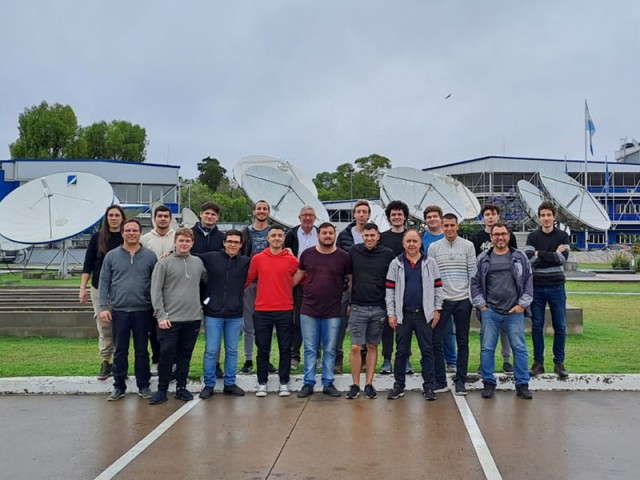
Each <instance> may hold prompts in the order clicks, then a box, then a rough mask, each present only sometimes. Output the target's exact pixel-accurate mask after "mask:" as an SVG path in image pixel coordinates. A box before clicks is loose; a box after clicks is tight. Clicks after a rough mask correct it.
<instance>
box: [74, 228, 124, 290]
mask: <svg viewBox="0 0 640 480" xmlns="http://www.w3.org/2000/svg"><path fill="white" fill-rule="evenodd" d="M99 238H100V232H96V233H94V234H93V235H91V240H89V246H88V247H87V253H85V256H84V265H83V266H82V273H89V274H91V286H92V287H93V288H98V285H99V283H100V270H101V269H102V262H103V261H104V255H100V254H99V253H98V241H99ZM120 245H122V234H121V233H120V232H111V235H110V236H109V241H108V242H107V252H110V251H111V250H113V249H114V248H118V247H119V246H120ZM105 255H106V253H105Z"/></svg>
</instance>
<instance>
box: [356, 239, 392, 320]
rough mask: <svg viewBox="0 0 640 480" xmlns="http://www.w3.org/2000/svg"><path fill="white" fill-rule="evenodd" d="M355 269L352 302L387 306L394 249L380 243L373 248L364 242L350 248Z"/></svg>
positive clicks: (363, 304)
mask: <svg viewBox="0 0 640 480" xmlns="http://www.w3.org/2000/svg"><path fill="white" fill-rule="evenodd" d="M349 255H350V256H351V265H352V271H353V278H352V284H351V285H352V286H351V303H352V304H354V305H362V306H377V307H382V308H385V282H386V279H387V271H388V270H389V264H390V263H391V260H393V258H394V255H393V250H391V249H390V248H387V247H383V246H382V245H380V244H378V245H376V246H375V247H374V248H372V249H371V250H369V249H368V248H367V247H365V246H364V243H361V244H358V245H354V246H353V247H352V248H351V250H349Z"/></svg>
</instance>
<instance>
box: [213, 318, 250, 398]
mask: <svg viewBox="0 0 640 480" xmlns="http://www.w3.org/2000/svg"><path fill="white" fill-rule="evenodd" d="M243 323H244V320H243V318H242V317H238V318H217V317H207V316H205V317H204V328H205V330H204V334H205V339H206V345H205V348H204V386H205V387H215V385H216V362H217V357H218V352H219V351H220V343H221V342H222V337H223V336H224V384H225V385H233V384H235V383H236V372H237V369H238V340H239V339H240V332H241V331H242V325H243Z"/></svg>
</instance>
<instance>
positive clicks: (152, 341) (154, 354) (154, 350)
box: [149, 318, 160, 363]
mask: <svg viewBox="0 0 640 480" xmlns="http://www.w3.org/2000/svg"><path fill="white" fill-rule="evenodd" d="M149 345H151V363H159V362H160V342H159V341H158V334H157V333H156V321H155V318H154V319H153V321H152V322H151V327H150V328H149Z"/></svg>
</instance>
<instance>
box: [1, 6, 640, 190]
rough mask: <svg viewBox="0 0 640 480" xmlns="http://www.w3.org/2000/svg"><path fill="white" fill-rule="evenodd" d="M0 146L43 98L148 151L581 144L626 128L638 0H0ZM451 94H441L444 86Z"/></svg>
mask: <svg viewBox="0 0 640 480" xmlns="http://www.w3.org/2000/svg"><path fill="white" fill-rule="evenodd" d="M0 18H2V19H3V22H2V28H1V29H0V45H2V48H0V65H1V67H0V106H1V107H0V159H7V158H9V147H8V145H9V143H11V142H13V141H15V140H16V138H17V135H18V132H17V122H18V115H19V114H20V113H21V112H22V111H23V110H24V109H25V108H26V107H30V106H32V105H35V104H39V103H40V102H41V101H43V100H46V101H47V102H49V103H56V102H58V103H62V104H67V105H70V106H72V107H73V109H74V110H75V112H76V115H77V116H78V121H79V123H80V124H81V125H89V124H91V123H93V122H96V121H101V120H107V121H110V120H114V119H119V120H128V121H131V122H134V123H138V124H139V125H141V126H143V127H144V128H146V131H147V137H148V139H149V147H148V156H147V161H148V162H152V163H160V164H166V163H169V164H174V165H181V167H182V168H181V175H182V176H183V177H186V178H193V177H195V176H197V169H196V163H197V162H198V161H199V160H201V159H202V158H204V157H207V156H212V157H216V158H218V159H219V160H220V161H221V162H222V164H223V166H225V167H226V168H227V169H231V167H232V166H233V165H234V163H235V162H236V161H237V160H239V159H240V158H241V157H243V156H246V155H252V154H263V155H273V156H276V157H279V158H282V159H285V160H288V161H290V162H292V163H294V164H296V165H297V166H299V167H301V168H302V169H303V170H304V171H305V172H307V173H308V174H309V175H310V176H314V175H315V174H316V173H318V172H319V171H333V170H334V169H335V167H336V166H338V165H339V164H341V163H345V162H353V160H355V159H356V158H358V157H362V156H367V155H369V154H371V153H378V154H381V155H385V156H387V157H389V158H390V159H391V161H392V163H393V165H394V166H411V167H416V168H422V167H426V166H433V165H439V164H443V163H447V162H455V161H459V160H465V159H470V158H475V157H480V156H483V155H516V156H532V157H533V156H537V157H549V158H564V157H565V155H566V156H568V158H570V159H571V158H577V159H581V158H583V157H584V100H585V99H587V100H588V102H589V108H590V110H591V116H592V118H593V121H594V123H595V126H596V129H597V132H596V136H595V137H594V151H595V154H596V158H597V159H600V160H604V156H605V155H608V157H609V159H610V160H612V159H613V153H614V151H615V150H616V149H617V148H618V146H619V143H620V138H622V137H629V138H631V137H636V138H640V122H639V112H640V109H639V106H640V82H639V81H638V80H639V79H640V74H639V73H640V62H639V59H640V40H639V37H638V31H637V30H638V25H639V24H640V2H638V1H637V0H621V1H616V2H603V1H601V0H597V1H591V0H579V1H573V0H569V1H564V2H558V1H557V0H549V1H548V0H539V1H535V2H533V1H532V2H510V1H506V0H505V1H495V0H483V1H477V0H460V1H455V0H450V1H444V0H442V1H426V0H407V1H395V2H392V1H381V0H361V1H348V0H329V1H324V2H318V1H314V2H312V1H303V0H289V1H285V0H281V1H278V0H255V1H241V0H237V1H233V2H219V1H188V0H181V1H176V0H173V1H161V0H154V1H151V0H135V1H131V0H128V1H122V0H112V1H108V2H97V1H86V0H57V1H55V2H52V1H48V0H47V1H45V0H34V1H24V0H3V1H2V2H1V3H0ZM449 94H451V97H450V98H449V99H445V97H446V96H447V95H449Z"/></svg>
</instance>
